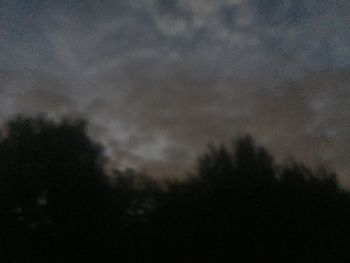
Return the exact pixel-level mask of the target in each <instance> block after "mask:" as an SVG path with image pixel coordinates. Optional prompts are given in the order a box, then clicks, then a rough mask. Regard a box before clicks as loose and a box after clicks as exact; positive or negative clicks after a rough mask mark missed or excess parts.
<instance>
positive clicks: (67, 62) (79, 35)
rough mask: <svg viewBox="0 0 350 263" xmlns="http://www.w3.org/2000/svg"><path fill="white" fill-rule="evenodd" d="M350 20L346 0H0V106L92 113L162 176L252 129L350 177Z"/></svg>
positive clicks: (112, 139)
mask: <svg viewBox="0 0 350 263" xmlns="http://www.w3.org/2000/svg"><path fill="white" fill-rule="evenodd" d="M349 24H350V2H349V1H348V0H332V1H331V0H269V1H267V0H266V1H265V0H125V1H124V0H119V1H118V0H115V1H112V0H105V1H92V0H91V1H90V0H80V1H79V0H76V1H75V0H69V1H68V0H62V1H54V0H46V1H40V0H0V39H1V41H0V120H5V119H7V118H9V117H10V116H12V115H13V114H15V113H23V112H24V113H26V114H37V113H40V112H45V113H47V114H48V115H49V116H62V115H66V114H70V115H74V116H75V115H76V116H83V117H85V118H87V119H88V120H89V121H90V127H89V129H90V131H89V132H90V133H91V134H92V136H95V137H96V138H97V139H98V140H99V141H101V142H102V143H103V144H104V145H106V147H107V151H106V154H107V155H109V156H111V159H112V161H111V163H110V166H132V167H139V168H142V169H146V170H148V171H149V172H151V173H153V174H156V175H157V176H180V174H182V173H183V170H185V169H187V168H188V167H190V165H192V164H193V161H194V160H195V158H196V156H198V154H199V153H201V152H203V150H204V149H206V146H207V144H208V143H209V142H212V143H215V142H228V141H229V140H230V139H231V138H232V137H234V136H236V135H237V134H240V133H244V132H249V133H251V134H252V135H254V136H255V137H256V138H257V140H258V141H259V142H261V143H262V144H264V145H265V146H266V147H268V148H269V149H271V150H272V151H273V152H274V153H276V154H278V156H282V157H286V158H287V157H288V156H289V155H292V156H295V157H297V158H298V159H300V160H304V161H306V162H308V163H310V164H313V163H316V162H323V163H325V164H326V165H331V166H333V167H334V169H336V170H337V171H338V172H339V173H340V175H341V178H342V180H343V182H344V183H350V178H348V177H350V172H349V168H350V162H349V160H350V150H349V149H350V118H349V117H350V27H349Z"/></svg>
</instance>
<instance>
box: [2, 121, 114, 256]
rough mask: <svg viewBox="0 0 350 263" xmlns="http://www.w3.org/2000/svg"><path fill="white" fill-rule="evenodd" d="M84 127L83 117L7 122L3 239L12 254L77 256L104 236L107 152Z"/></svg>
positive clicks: (4, 157) (3, 176) (4, 163)
mask: <svg viewBox="0 0 350 263" xmlns="http://www.w3.org/2000/svg"><path fill="white" fill-rule="evenodd" d="M85 128H86V124H85V122H84V121H81V120H68V119H67V120H63V121H61V122H55V121H50V120H48V119H45V118H42V117H38V118H25V117H17V118H15V119H14V120H12V121H10V122H8V123H7V124H6V126H5V129H4V135H3V138H2V139H1V141H0V192H1V197H0V203H1V214H2V217H3V218H4V219H3V220H2V222H1V223H2V229H3V230H4V229H6V235H4V236H3V237H2V241H3V242H4V243H5V244H6V245H8V246H10V249H9V250H8V252H9V253H11V254H10V255H9V256H10V257H14V258H16V257H23V260H24V259H28V258H30V256H32V257H33V258H35V259H36V260H39V259H40V258H41V257H45V256H54V255H55V257H57V258H61V257H63V256H64V255H67V257H70V258H73V257H74V256H75V255H78V254H83V253H84V251H85V252H86V251H90V252H91V249H92V248H91V247H90V244H91V242H93V241H94V242H95V244H96V243H97V241H99V242H101V240H103V239H104V238H105V237H104V235H105V234H106V231H105V230H106V229H105V227H103V225H104V224H105V223H106V222H105V219H106V218H105V217H107V216H108V213H109V210H108V209H106V206H107V205H108V202H107V201H108V200H109V196H108V195H109V193H108V192H109V186H108V184H107V179H106V178H105V176H104V174H103V164H104V158H103V155H102V150H101V147H100V146H99V145H98V144H96V143H94V142H92V141H91V140H90V138H89V137H88V136H87V135H86V131H85ZM4 238H8V239H7V240H6V239H5V240H4ZM102 243H104V242H102ZM100 244H101V243H100ZM24 252H25V253H24ZM46 252H47V253H46ZM30 254H32V255H30ZM88 254H91V253H88ZM46 260H52V259H48V258H46Z"/></svg>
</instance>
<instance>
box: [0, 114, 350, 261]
mask: <svg viewBox="0 0 350 263" xmlns="http://www.w3.org/2000/svg"><path fill="white" fill-rule="evenodd" d="M106 161H107V160H106V158H105V157H104V156H103V148H102V147H101V146H100V145H99V144H97V143H96V142H94V141H93V140H92V139H91V138H90V137H89V136H88V135H87V133H86V122H85V121H83V120H72V119H63V120H60V121H53V120H49V119H47V118H43V117H23V116H18V117H16V118H13V119H12V120H10V121H8V122H7V123H6V124H5V125H4V126H3V128H2V130H1V135H0V261H1V262H5V263H6V262H39V263H40V262H123V263H124V262H174V263H175V262H176V263H181V262H204V263H205V262H225V261H227V260H230V261H233V262H308V263H309V262H349V260H350V252H349V251H350V250H349V249H350V198H349V197H350V196H349V192H348V191H347V190H344V189H342V188H341V187H339V185H338V181H337V176H336V174H335V173H333V172H330V171H328V170H326V169H322V168H320V169H310V168H308V167H307V166H305V165H303V164H302V163H298V162H296V161H289V162H286V163H284V164H276V163H275V161H274V158H273V157H272V156H271V154H270V153H269V152H268V151H267V150H266V149H265V148H263V147H261V146H259V145H257V144H256V143H255V141H254V139H253V138H252V137H250V136H243V137H239V138H238V139H236V140H235V141H234V143H233V144H232V146H225V145H221V146H212V147H210V148H209V149H208V151H207V152H206V153H204V154H203V155H202V156H200V158H199V159H198V162H197V167H196V169H195V172H193V174H192V175H191V176H189V177H187V178H186V180H182V181H171V182H168V183H166V184H165V185H164V184H159V183H158V182H157V181H155V180H153V179H151V177H148V176H145V175H143V174H142V173H140V172H138V171H134V170H131V169H126V170H116V171H115V172H114V176H112V177H110V176H107V175H106V173H105V171H104V169H103V167H104V165H105V162H106Z"/></svg>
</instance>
